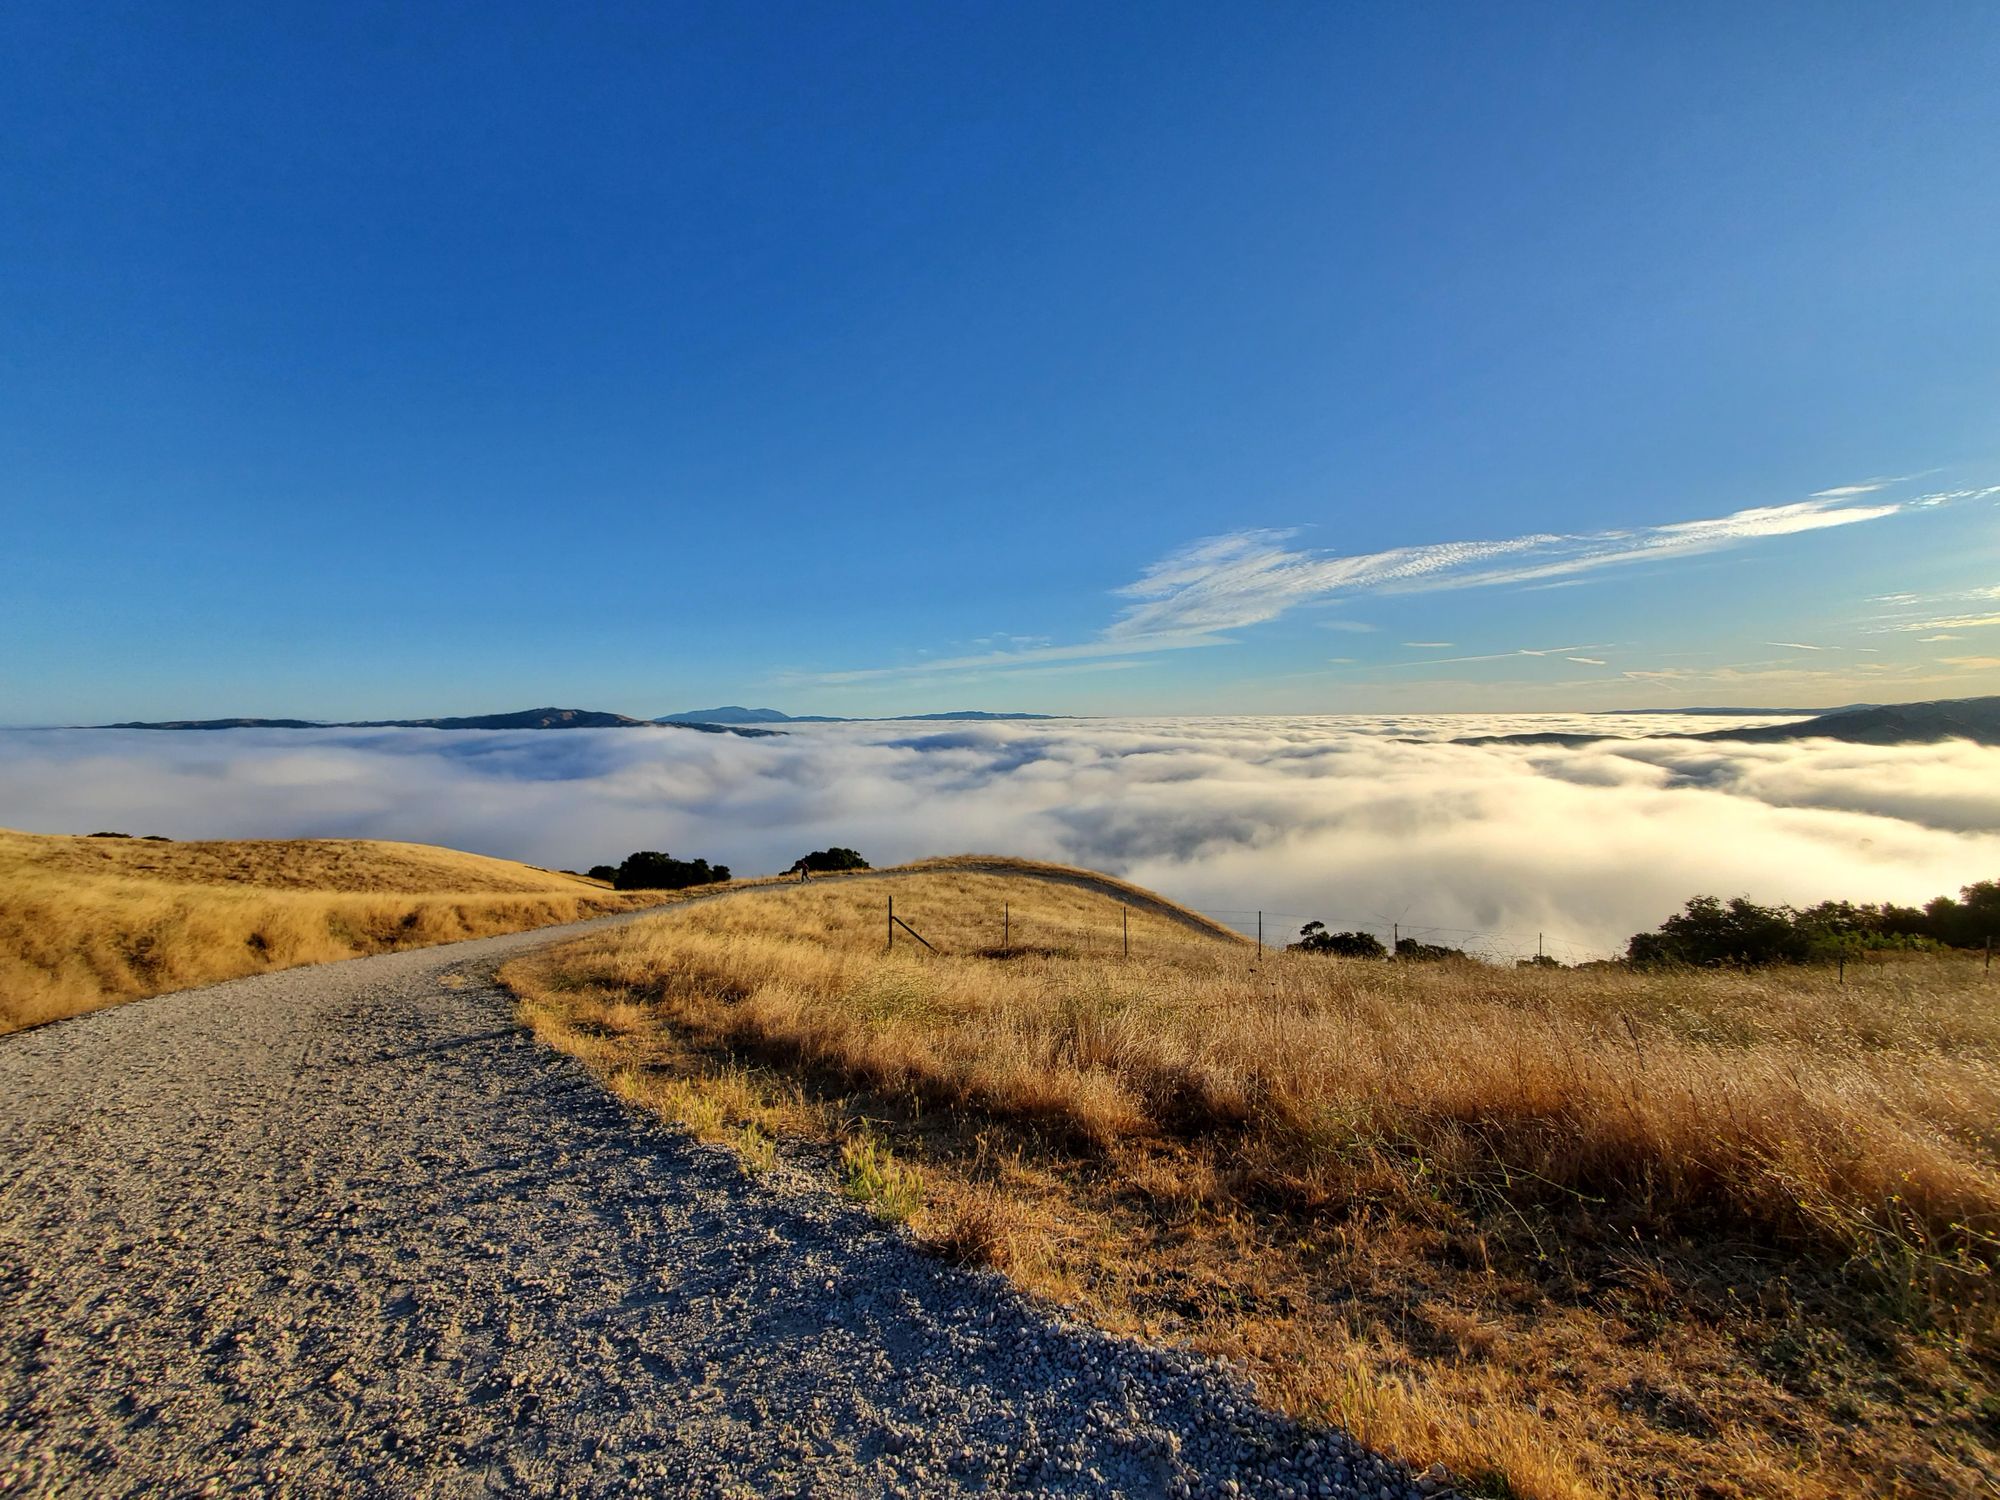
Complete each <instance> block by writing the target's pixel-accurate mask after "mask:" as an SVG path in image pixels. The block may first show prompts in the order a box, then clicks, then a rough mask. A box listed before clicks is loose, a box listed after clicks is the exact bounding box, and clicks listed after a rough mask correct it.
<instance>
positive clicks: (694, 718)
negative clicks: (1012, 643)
mask: <svg viewBox="0 0 2000 1500" xmlns="http://www.w3.org/2000/svg"><path fill="white" fill-rule="evenodd" d="M1061 717H1062V715H1060V714H1028V713H993V712H990V711H988V710H986V709H983V708H955V709H950V710H948V711H946V712H944V713H936V714H891V715H889V716H887V717H885V718H879V719H869V718H861V719H849V718H843V717H841V716H840V715H838V714H788V713H785V712H783V711H782V710H779V709H775V708H744V707H743V706H742V705H741V704H734V703H732V704H730V705H729V706H727V707H725V708H690V709H687V710H685V711H683V712H681V713H677V714H668V715H667V716H666V717H665V718H661V719H655V720H654V721H653V722H654V723H656V724H929V723H941V722H945V721H951V722H957V721H959V720H984V719H1056V718H1061Z"/></svg>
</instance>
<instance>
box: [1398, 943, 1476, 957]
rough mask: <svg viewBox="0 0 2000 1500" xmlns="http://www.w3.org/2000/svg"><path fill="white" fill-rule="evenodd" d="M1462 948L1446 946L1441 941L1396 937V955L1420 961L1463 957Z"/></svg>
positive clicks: (1464, 954)
mask: <svg viewBox="0 0 2000 1500" xmlns="http://www.w3.org/2000/svg"><path fill="white" fill-rule="evenodd" d="M1466 956H1467V954H1466V952H1465V950H1464V949H1463V948H1447V947H1445V946H1444V945H1443V944H1442V943H1420V942H1418V941H1417V940H1416V939H1415V938H1398V939H1396V957H1398V958H1400V959H1405V960H1415V961H1417V962H1420V963H1436V962H1438V961H1440V960H1442V959H1447V958H1464V957H1466Z"/></svg>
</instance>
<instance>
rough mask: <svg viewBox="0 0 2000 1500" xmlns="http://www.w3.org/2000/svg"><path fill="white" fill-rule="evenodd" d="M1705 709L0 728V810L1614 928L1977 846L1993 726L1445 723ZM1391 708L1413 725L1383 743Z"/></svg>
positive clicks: (1999, 786)
mask: <svg viewBox="0 0 2000 1500" xmlns="http://www.w3.org/2000/svg"><path fill="white" fill-rule="evenodd" d="M1584 724H1588V725H1589V726H1590V727H1592V728H1598V729H1602V728H1607V727H1615V728H1618V729H1619V730H1620V731H1621V732H1628V733H1632V732H1640V733H1643V732H1657V731H1661V730H1668V729H1673V728H1680V727H1685V728H1688V729H1693V728H1697V727H1698V728H1701V729H1711V728H1715V727H1717V721H1716V720H1714V719H1705V720H1699V721H1688V722H1687V724H1686V725H1685V726H1682V725H1679V724H1678V723H1677V722H1676V721H1671V720H1665V721H1663V720H1662V719H1659V718H1641V719H1633V720H1624V721H1618V720H1612V721H1608V722H1607V721H1606V720H1604V719H1601V718H1600V719H1595V720H1589V721H1574V720H1570V721H1564V720H1560V719H1556V718H1555V717H1554V716H1547V717H1537V718H1533V719H1530V718H1526V717H1511V718H1502V717H1487V718H1477V719H1475V718H1469V717H1449V718H1420V717H1405V718H1386V717H1355V718H1344V719H1327V718H1296V719H1277V718H1240V719H1180V720H1124V721H1119V720H1095V721H1093V720H1079V721H1073V722H1061V723H1010V724H962V725H960V724H950V725H942V726H935V727H926V728H923V729H917V728H914V727H913V726H910V725H887V724H868V725H827V726H821V727H817V728H814V729H810V730H800V731H798V732H795V733H793V734H790V735H787V736H784V737H782V738H773V739H761V740H744V739H738V738H734V737H726V736H719V735H700V734H694V733H690V732H682V731H673V730H663V731H660V732H658V733H651V732H636V731H630V730H603V731H597V730H564V731H547V732H520V733H501V734H485V733H444V732H438V731H424V730H381V731H359V730H339V731H333V730H329V731H237V732H229V733H205V734H193V733H185V734H176V733H146V732H143V731H122V732H121V731H84V730H45V731H8V732H0V825H4V826H7V827H13V828H25V829H30V830H35V831H42V832H76V833H87V832H91V831H94V830H97V829H100V828H111V829H117V830H120V831H124V832H130V833H135V834H137V833H164V834H168V835H170V836H173V837H176V838H195V837H232V836H235V837H242V836H251V835H263V836H291V835H321V836H331V835H340V836H356V837H372V838H398V839H412V840H418V841H423V842H433V843H441V844H448V845H453V846H455V847H459V848H467V849H474V850H477V851H480V852H483V853H489V854H496V855H504V856H509V857H513V858H520V859H526V860H529V861H532V862H534V863H537V864H545V865H551V866H569V867H571V868H583V867H585V866H588V865H590V864H594V863H598V862H600V861H605V860H615V859H617V858H619V857H622V856H623V855H624V854H626V853H629V852H630V851H631V850H633V849H640V848H663V849H668V850H670V851H672V852H674V853H676V854H679V855H683V856H695V855H700V856H704V857H707V858H710V859H720V860H722V861H725V862H727V863H729V864H730V865H732V866H734V867H735V868H736V869H737V870H738V871H739V872H741V873H754V872H759V871H768V870H775V869H781V868H783V867H785V866H786V865H788V864H790V863H791V861H792V860H793V859H794V858H795V857H796V856H798V855H799V854H801V853H804V852H805V851H806V850H807V849H811V848H818V847H822V846H824V845H826V844H828V843H841V844H849V845H853V846H855V847H857V848H859V849H861V850H862V851H863V852H864V853H866V854H867V855H868V856H869V857H870V858H872V859H874V860H876V861H877V862H878V863H886V862H890V861H894V860H900V859H907V858H913V857H916V856H920V855H925V854H937V853H950V852H956V851H968V850H970V851H986V852H1002V853H1016V854H1024V855H1032V856H1038V857H1043V858H1051V859H1059V860H1066V861H1072V862H1075V863H1079V864H1086V865H1091V866H1095V867H1097V868H1100V869H1105V870H1110V871H1112V872H1114V873H1117V874H1121V875H1125V876H1127V877H1129V878H1132V879H1135V880H1138V881H1139V882H1141V883H1142V884H1146V885H1150V886H1153V887H1156V888H1158V889H1160V890H1162V891H1164V892H1166V893H1167V894H1169V895H1172V896H1175V897H1178V898H1180V899H1182V900H1186V901H1188V902H1190V903H1192V904H1194V905H1197V906H1200V907H1203V908H1204V909H1209V910H1214V911H1218V912H1232V913H1235V912H1242V913H1247V912H1250V911H1254V910H1255V909H1258V908H1262V909H1263V910H1264V911H1266V912H1267V913H1269V914H1270V915H1269V918H1268V926H1269V930H1270V931H1271V932H1272V933H1273V934H1274V935H1280V934H1283V933H1285V932H1288V931H1289V930H1290V929H1292V928H1295V927H1296V926H1297V925H1298V923H1299V922H1300V921H1302V920H1303V919H1304V918H1305V917H1308V916H1310V917H1319V918H1323V919H1325V920H1327V921H1329V922H1332V923H1334V924H1335V925H1337V926H1350V925H1356V924H1363V925H1368V926H1371V927H1380V928H1382V929H1383V930H1384V931H1386V929H1387V924H1388V923H1389V922H1391V921H1398V922H1400V923H1401V924H1402V926H1403V930H1404V931H1405V932H1410V931H1412V930H1416V931H1419V932H1421V931H1424V930H1427V929H1439V930H1440V935H1441V936H1444V937H1452V936H1453V931H1452V930H1455V929H1465V930H1468V931H1475V932H1478V933H1481V934H1488V935H1489V936H1487V937H1484V938H1482V939H1481V940H1480V941H1481V942H1482V943H1483V945H1484V946H1486V947H1487V948H1488V949H1489V950H1491V951H1495V952H1500V953H1505V952H1510V951H1533V947H1534V941H1535V934H1536V933H1537V932H1544V933H1547V934H1549V935H1550V938H1551V939H1552V943H1553V944H1554V945H1555V946H1554V948H1553V951H1557V952H1559V953H1566V954H1568V955H1570V956H1581V955H1588V954H1592V953H1603V952H1608V951H1610V950H1613V949H1615V948H1616V947H1618V946H1619V945H1620V944H1621V943H1622V941H1623V939H1624V938H1625V937H1626V936H1627V935H1629V934H1630V933H1632V932H1633V931H1636V930H1638V929H1640V928H1644V927H1650V926H1652V925H1653V924H1654V923H1656V922H1657V921H1659V920H1660V918H1662V917H1664V916H1666V915H1667V914H1668V913H1669V912H1671V911H1672V910H1674V909H1675V908H1677V907H1678V905H1679V904H1680V902H1681V901H1682V900H1684V899H1685V898H1686V897H1688V896H1690V895H1693V894H1696V893H1697V892H1704V891H1707V892H1715V893H1718V894H1736V893H1747V894H1750V895H1752V896H1754V897H1756V898H1758V899H1760V900H1765V901H1799V902H1805V901H1812V900H1818V899H1820V898H1823V897H1838V896H1847V897H1852V898H1855V899H1884V898H1893V899H1896V900H1905V901H1908V900H1921V899H1924V898H1927V897H1929V896H1932V895H1936V894H1938V893H1939V892H1942V891H1950V890H1955V889H1956V888H1957V887H1958V886H1960V885H1962V884H1965V883H1967V882H1969V881H1972V880H1975V879H1987V878H1993V877H1996V876H2000V751H1996V750H1989V749H1983V748H1979V747H1976V746H1971V745H1967V744H1963V743H1959V744H1948V745H1938V746H1923V747H1908V748H1893V749H1877V748H1872V747H1857V746H1847V745H1838V744H1833V743H1830V742H1816V743H1807V744H1799V745H1780V746H1770V745H1755V746H1752V745H1721V744H1703V743H1697V742H1693V741H1686V740H1655V741H1648V742H1643V743H1623V744H1621V743H1616V742H1611V743H1606V744H1602V745H1596V746H1588V747H1583V748H1579V749H1544V748H1518V747H1481V746H1464V745H1453V744H1448V743H1444V742H1443V741H1444V740H1445V739H1447V738H1449V737H1452V736H1457V735H1468V734H1478V733H1492V732H1505V731H1507V730H1510V729H1515V728H1528V727H1534V728H1548V727H1552V725H1555V726H1560V727H1582V726H1583V725H1584ZM1398 736H1410V737H1415V738H1418V739H1421V740H1423V741H1425V742H1423V743H1402V742H1401V741H1400V740H1399V739H1398V738H1397V737H1398Z"/></svg>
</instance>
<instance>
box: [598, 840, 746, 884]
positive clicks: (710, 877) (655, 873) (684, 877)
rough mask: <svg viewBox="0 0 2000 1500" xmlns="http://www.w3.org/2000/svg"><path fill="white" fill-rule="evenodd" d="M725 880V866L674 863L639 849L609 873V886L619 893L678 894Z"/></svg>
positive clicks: (689, 861)
mask: <svg viewBox="0 0 2000 1500" xmlns="http://www.w3.org/2000/svg"><path fill="white" fill-rule="evenodd" d="M599 868H600V869H601V868H603V867H602V866H599ZM728 878H729V866H727V865H711V864H710V863H709V862H708V861H707V860H705V859H675V858H674V857H673V856H672V855H671V854H665V853H662V852H660V851H659V850H657V849H642V850H640V851H639V852H638V853H636V854H631V855H627V856H626V859H625V862H624V863H623V864H621V865H620V866H619V867H618V868H617V869H616V870H615V871H613V872H612V877H611V884H612V886H613V887H614V888H616V889H618V890H621V891H679V890H685V889H686V888H687V887H689V886H691V885H713V884H716V883H717V882H720V881H724V880H727V879H728Z"/></svg>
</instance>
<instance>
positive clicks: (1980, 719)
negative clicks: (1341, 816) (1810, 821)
mask: <svg viewBox="0 0 2000 1500" xmlns="http://www.w3.org/2000/svg"><path fill="white" fill-rule="evenodd" d="M1620 739H1642V740H1717V741H1728V742H1730V743H1734V744H1749V745H1775V744H1784V743H1787V742H1789V741H1792V740H1841V741H1844V742H1845V743H1847V744H1850V745H1934V744H1936V743H1938V742H1939V741H1940V740H1971V741H1972V742H1973V743H1974V744H1977V745H2000V697H1993V698H1940V699H1936V700H1934V701H1930V702H1925V703H1882V704H1874V705H1870V706H1864V707H1859V708H1842V709H1836V710H1834V711H1833V712H1832V713H1824V714H1820V715H1818V716H1817V717H1816V718H1811V719H1798V720H1795V721H1793V722H1791V723H1789V724H1760V725H1756V726H1753V727H1749V728H1744V729H1711V730H1709V731H1708V732H1707V733H1705V734H1641V735H1620V734H1556V733H1530V734H1476V735H1468V736H1467V737H1465V738H1463V739H1457V740H1453V741H1452V743H1453V744H1454V745H1595V744H1599V743H1601V742H1603V741H1605V740H1620Z"/></svg>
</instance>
